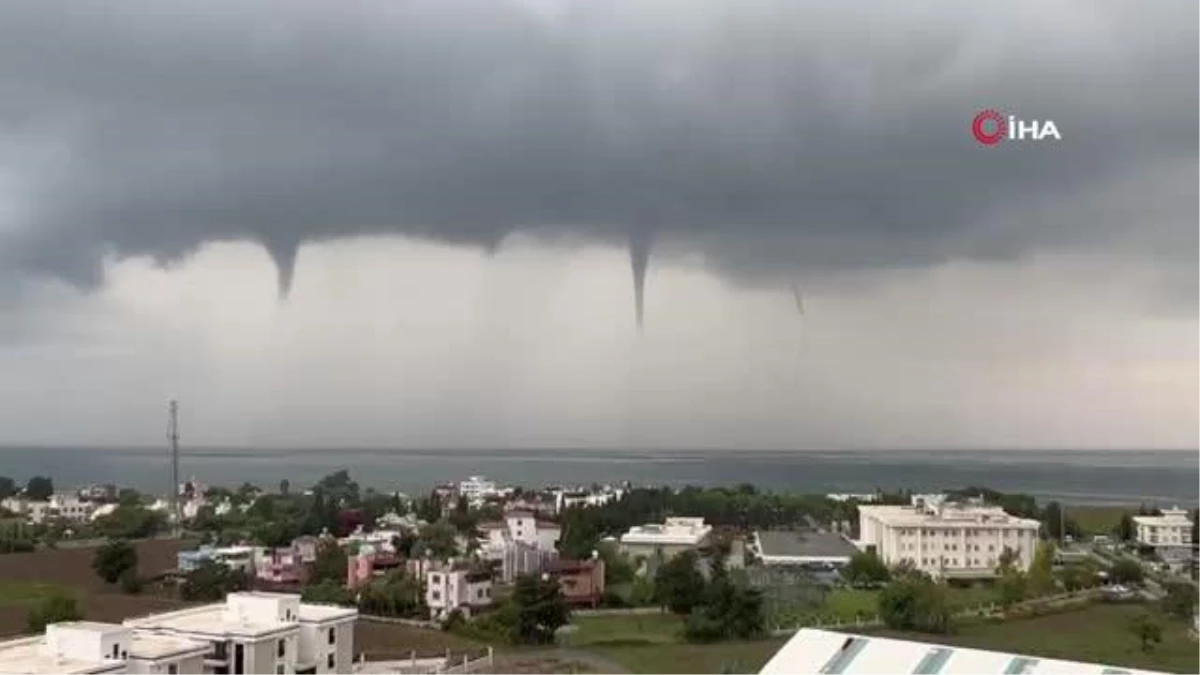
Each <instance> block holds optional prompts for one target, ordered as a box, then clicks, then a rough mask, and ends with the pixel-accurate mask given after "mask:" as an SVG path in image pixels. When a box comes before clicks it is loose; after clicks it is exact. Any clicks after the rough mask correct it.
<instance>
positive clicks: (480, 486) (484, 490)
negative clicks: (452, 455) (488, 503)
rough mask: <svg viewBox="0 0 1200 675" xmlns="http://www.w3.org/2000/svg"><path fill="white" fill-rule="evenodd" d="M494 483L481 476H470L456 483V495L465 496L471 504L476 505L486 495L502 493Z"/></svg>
mask: <svg viewBox="0 0 1200 675" xmlns="http://www.w3.org/2000/svg"><path fill="white" fill-rule="evenodd" d="M503 492H504V491H503V490H501V489H498V488H497V487H496V483H495V482H493V481H490V480H488V479H486V478H484V477H483V476H471V477H469V478H467V479H466V480H464V481H462V482H460V483H459V484H458V496H460V497H465V498H466V500H467V502H468V503H470V504H471V505H472V506H478V505H479V504H482V503H483V500H484V499H486V498H488V497H494V496H496V495H500V494H503Z"/></svg>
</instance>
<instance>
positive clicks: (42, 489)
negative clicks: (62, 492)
mask: <svg viewBox="0 0 1200 675" xmlns="http://www.w3.org/2000/svg"><path fill="white" fill-rule="evenodd" d="M53 494H54V481H52V480H50V478H49V477H48V476H34V477H33V478H30V479H29V481H28V482H27V483H25V496H26V497H28V498H29V499H32V500H34V501H39V502H44V501H47V500H49V499H50V496H51V495H53Z"/></svg>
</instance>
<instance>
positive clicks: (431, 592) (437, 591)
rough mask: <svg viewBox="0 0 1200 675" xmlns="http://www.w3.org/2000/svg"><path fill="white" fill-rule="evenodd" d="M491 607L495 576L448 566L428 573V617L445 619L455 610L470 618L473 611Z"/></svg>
mask: <svg viewBox="0 0 1200 675" xmlns="http://www.w3.org/2000/svg"><path fill="white" fill-rule="evenodd" d="M491 604H492V575H491V574H490V573H488V572H472V571H470V570H466V569H460V568H456V567H455V566H454V565H453V564H452V565H450V566H449V567H441V568H434V569H431V570H429V571H427V572H426V573H425V605H426V606H427V607H429V618H430V619H433V620H438V619H444V618H446V617H447V616H449V615H450V613H451V612H453V611H454V610H456V609H457V610H460V611H461V612H463V613H464V614H466V615H467V616H470V614H471V613H472V611H473V610H477V609H481V608H483V607H487V606H489V605H491Z"/></svg>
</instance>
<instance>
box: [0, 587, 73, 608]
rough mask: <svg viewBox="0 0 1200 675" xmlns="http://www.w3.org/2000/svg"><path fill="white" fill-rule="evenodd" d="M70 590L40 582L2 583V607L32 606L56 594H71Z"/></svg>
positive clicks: (0, 601)
mask: <svg viewBox="0 0 1200 675" xmlns="http://www.w3.org/2000/svg"><path fill="white" fill-rule="evenodd" d="M70 592H71V591H70V589H69V588H67V587H66V586H62V585H60V584H52V583H45V582H40V581H0V606H11V605H22V606H28V605H32V604H34V603H36V602H38V601H39V600H41V599H43V598H46V597H49V596H51V595H54V594H55V593H67V594H70Z"/></svg>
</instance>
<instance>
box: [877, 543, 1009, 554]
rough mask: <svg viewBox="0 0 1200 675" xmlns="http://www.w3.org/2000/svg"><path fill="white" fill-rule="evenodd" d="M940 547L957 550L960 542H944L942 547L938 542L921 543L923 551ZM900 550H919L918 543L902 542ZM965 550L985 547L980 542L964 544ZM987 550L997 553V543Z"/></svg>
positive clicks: (979, 549)
mask: <svg viewBox="0 0 1200 675" xmlns="http://www.w3.org/2000/svg"><path fill="white" fill-rule="evenodd" d="M939 548H940V549H942V550H943V551H957V550H958V544H944V545H942V546H940V547H939V546H938V545H936V544H927V543H924V542H922V544H921V550H922V551H928V550H930V549H933V550H937V549H939ZM900 550H901V551H915V550H917V545H916V544H913V543H901V544H900ZM963 550H964V551H981V550H983V549H982V547H981V546H980V545H979V544H963ZM987 550H988V551H989V552H991V553H995V551H996V545H995V544H988V545H987Z"/></svg>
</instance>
